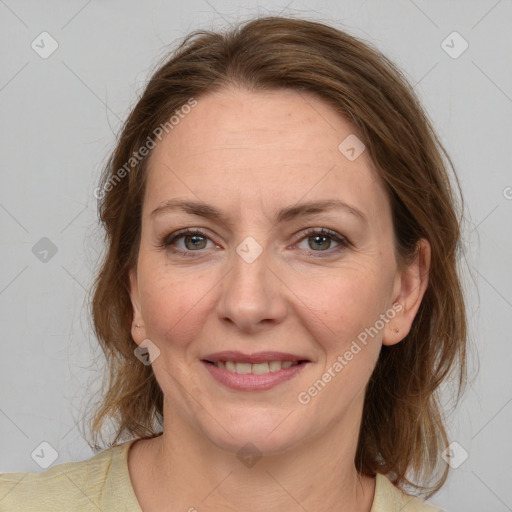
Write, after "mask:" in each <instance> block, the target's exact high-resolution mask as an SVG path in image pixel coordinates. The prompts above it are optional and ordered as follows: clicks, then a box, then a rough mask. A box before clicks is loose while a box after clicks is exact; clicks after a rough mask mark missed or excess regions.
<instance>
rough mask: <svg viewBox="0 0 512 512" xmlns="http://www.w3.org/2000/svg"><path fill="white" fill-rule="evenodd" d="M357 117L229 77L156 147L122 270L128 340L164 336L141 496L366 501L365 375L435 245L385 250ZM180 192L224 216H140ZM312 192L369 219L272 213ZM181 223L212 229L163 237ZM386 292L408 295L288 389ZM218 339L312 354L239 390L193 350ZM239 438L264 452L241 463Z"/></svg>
mask: <svg viewBox="0 0 512 512" xmlns="http://www.w3.org/2000/svg"><path fill="white" fill-rule="evenodd" d="M353 133H355V130H354V128H353V127H352V126H351V125H350V124H349V123H348V122H347V121H346V120H345V119H343V118H342V117H341V116H340V115H339V114H337V113H336V112H335V111H334V110H333V109H332V108H331V107H330V106H329V105H327V104H326V103H324V102H323V101H322V100H320V99H318V98H316V97H315V96H312V95H309V94H308V95H304V94H300V93H298V92H295V91H288V90H287V91H273V92H257V93H254V92H249V91H246V90H241V89H234V88H233V89H228V90H223V91H222V92H217V93H214V94H208V95H206V96H203V97H201V98H199V99H198V105H197V106H196V107H195V108H193V109H192V110H191V112H190V113H189V114H187V115H186V116H185V118H184V119H182V120H181V121H180V123H179V125H178V126H176V127H175V128H174V130H172V131H171V132H170V133H169V134H168V135H166V136H165V138H163V139H162V141H161V142H159V143H158V144H157V146H156V147H155V149H154V150H153V152H152V154H151V157H150V162H149V169H148V181H147V189H146V194H145V198H144V205H143V214H142V234H141V243H140V251H139V257H138V262H137V266H136V268H134V269H132V271H131V272H130V276H129V279H130V294H131V299H132V304H133V311H134V315H133V326H132V334H133V338H134V340H135V342H136V343H137V344H140V343H141V342H142V341H143V340H144V339H146V338H149V339H150V340H151V341H152V343H154V344H155V345H156V346H157V347H158V349H159V350H160V355H159V356H158V357H157V358H156V359H155V360H154V362H153V369H154V373H155V376H156V379H157V381H158V383H159V385H160V387H161V388H162V391H163V393H164V397H165V398H164V418H165V419H164V429H163V435H162V436H161V437H158V438H155V439H152V440H141V441H138V442H136V443H135V444H134V445H133V447H132V449H131V450H130V453H129V458H128V467H129V472H130V476H131V480H132V484H133V487H134V490H135V493H136V496H137V499H138V500H139V502H140V504H141V507H142V508H143V510H144V511H145V512H152V511H157V510H158V511H160V512H161V511H164V510H165V511H178V510H180V511H184V510H194V509H193V508H191V507H195V509H197V510H198V511H218V510H227V511H234V510H244V511H259V510H266V511H277V510H279V511H282V510H290V511H291V510H304V509H306V510H310V511H313V510H314V511H331V510H336V511H351V512H354V511H356V512H359V511H366V512H368V511H369V510H370V508H371V506H372V501H373V497H374V492H375V478H369V477H361V476H360V475H358V473H357V471H356V469H355V465H354V462H353V461H354V458H355V453H356V447H357V439H358V432H359V426H360V422H361V416H362V408H363V400H364V391H365V388H366V385H367V383H368V380H369V378H370V376H371V373H372V370H373V368H374V367H375V364H376V361H377V358H378V356H379V352H380V350H381V348H382V345H393V344H396V343H399V342H400V341H401V340H402V339H403V338H404V337H405V336H406V335H407V333H408V331H409V329H410V327H411V324H412V321H413V319H414V316H415V314H416V312H417V310H418V307H419V305H420V302H421V299H422V297H423V294H424V292H425V289H426V286H427V280H428V277H427V275H428V267H429V262H430V249H429V245H428V243H427V242H426V241H421V243H420V244H419V246H418V254H417V257H416V259H415V260H414V262H412V263H411V264H410V265H409V266H408V267H406V268H404V267H401V266H400V265H399V264H398V263H397V260H396V257H395V252H394V245H393V224H392V217H391V209H390V204H389V201H388V198H387V196H386V193H385V191H384V188H383V186H382V184H381V183H380V181H379V179H378V177H377V174H376V173H375V172H374V170H373V164H372V162H371V160H370V158H369V154H368V152H367V151H364V152H363V153H362V154H361V155H360V156H359V157H358V158H357V159H356V160H354V161H350V160H348V159H347V158H346V157H345V156H344V155H343V154H342V153H341V152H340V150H339V149H338V145H339V144H340V142H341V141H343V140H344V139H345V138H346V137H347V136H348V135H350V134H353ZM175 198H180V199H190V200H195V201H198V200H199V201H202V202H204V203H207V204H210V205H213V206H215V207H216V208H218V209H220V210H221V211H222V212H223V213H224V214H225V215H226V216H227V217H228V219H229V222H228V223H227V224H224V223H220V222H218V221H216V220H211V219H207V218H205V217H201V216H197V215H192V214H188V213H185V212H182V211H178V210H176V211H168V212H165V213H161V214H158V215H154V216H151V215H150V214H151V212H152V211H153V210H155V209H156V208H157V207H159V206H160V205H161V204H162V203H164V202H165V201H167V200H169V199H175ZM323 199H341V200H342V201H344V202H345V203H348V204H349V205H352V206H353V207H355V208H357V209H358V210H360V211H361V212H362V213H363V215H364V217H365V218H366V221H363V220H360V219H359V218H358V217H357V216H356V215H354V214H353V213H350V211H348V210H332V211H327V212H323V213H317V214H314V215H310V216H307V217H299V218H295V219H293V220H291V221H288V222H282V223H279V224H276V223H274V221H273V217H274V213H275V212H276V211H277V210H279V209H281V208H285V207H288V206H292V205H296V204H297V203H301V202H305V201H313V200H323ZM183 228H202V229H203V230H204V231H206V232H207V238H206V239H199V242H196V243H197V244H198V245H199V246H200V248H199V249H195V246H194V244H193V243H192V241H191V240H190V239H188V240H187V238H183V237H182V238H180V239H178V240H176V242H175V243H174V248H175V250H177V251H180V250H181V253H185V252H187V251H188V254H190V253H194V254H195V255H197V254H198V253H199V252H200V254H199V255H198V256H197V257H186V256H181V257H180V256H179V255H178V254H177V253H173V252H172V251H171V249H170V247H167V248H163V247H161V246H160V244H161V241H162V239H165V238H166V237H168V235H170V234H172V233H174V232H176V231H178V230H181V229H183ZM307 228H318V229H320V228H328V229H331V230H333V231H335V232H336V233H338V234H339V235H340V236H342V237H346V238H347V239H348V240H349V242H350V243H349V245H348V246H346V247H343V246H342V249H341V251H339V252H338V251H336V248H337V247H339V244H338V242H336V241H335V240H334V239H333V238H327V239H323V238H320V239H317V238H316V236H320V237H321V236H322V235H305V234H304V231H305V230H306V229H307ZM249 236H250V237H253V238H254V239H255V240H256V241H257V242H258V243H259V245H260V246H261V248H262V253H261V254H260V255H259V256H258V257H257V258H256V259H255V260H254V261H253V262H252V263H247V262H246V261H245V260H244V259H243V258H242V257H240V256H239V254H238V253H237V252H236V248H237V246H239V244H240V243H241V242H242V241H243V240H244V239H245V238H246V237H249ZM329 242H330V245H329ZM322 249H325V250H322ZM194 254H193V256H194ZM393 304H400V305H401V306H402V310H401V311H400V312H399V313H398V314H396V316H394V318H393V319H392V320H391V321H389V322H388V323H387V324H385V327H384V328H383V329H382V330H380V331H379V334H378V335H376V336H374V337H373V338H370V339H369V342H368V344H367V345H366V346H363V345H361V347H362V349H361V350H360V352H358V353H357V355H355V356H354V357H353V359H352V360H351V361H350V362H348V364H347V365H346V366H344V368H343V370H342V371H341V372H339V373H337V374H336V377H335V378H332V380H331V381H330V382H329V383H328V384H327V385H326V386H325V388H324V389H322V391H321V392H319V393H318V394H317V396H315V397H312V398H311V401H310V402H309V403H308V404H306V405H304V404H302V403H300V402H299V400H298V398H297V397H298V394H299V393H300V392H303V391H307V390H308V388H310V387H311V385H312V384H313V383H314V382H315V381H316V380H317V379H319V378H320V377H321V376H322V374H323V373H324V372H325V371H326V370H327V369H328V368H329V367H332V364H333V363H334V362H335V361H336V360H337V358H338V356H340V355H342V356H343V354H344V353H345V352H346V351H347V350H348V349H349V348H350V345H351V343H352V341H353V340H355V339H356V338H357V336H358V334H360V333H361V332H362V331H364V329H365V328H368V327H370V326H373V325H374V324H375V322H376V320H378V319H379V315H381V314H383V313H386V312H387V311H388V310H390V308H392V305H393ZM136 325H140V326H142V327H136ZM395 328H398V329H399V332H398V333H397V332H395V330H396V329H395ZM223 350H239V351H242V352H245V353H254V352H258V351H265V350H275V351H281V352H289V353H292V354H298V355H303V356H306V358H307V359H309V360H310V361H311V363H309V364H308V365H307V367H305V368H304V369H303V370H302V371H301V372H300V373H299V374H298V375H296V376H295V377H294V378H293V379H291V380H289V381H287V382H284V383H281V384H279V385H278V386H276V387H274V388H272V389H270V390H266V391H250V392H248V391H235V390H231V389H228V388H226V387H224V386H223V385H221V384H219V383H217V382H216V381H215V380H214V379H213V378H212V377H211V375H210V374H209V372H208V371H207V370H206V369H205V368H204V366H203V363H201V362H200V360H201V359H202V358H203V357H204V356H206V355H207V354H211V353H213V352H217V351H223ZM248 442H251V443H252V444H253V445H254V446H256V447H257V449H258V450H259V451H260V452H261V453H262V454H263V455H264V456H263V457H262V458H261V459H259V460H258V462H257V463H256V464H255V465H254V466H252V467H247V466H245V465H244V464H242V462H241V461H240V460H239V458H238V457H237V456H236V453H237V451H238V450H240V448H241V447H243V446H244V445H246V443H248ZM302 507H304V508H302Z"/></svg>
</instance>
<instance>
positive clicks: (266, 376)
mask: <svg viewBox="0 0 512 512" xmlns="http://www.w3.org/2000/svg"><path fill="white" fill-rule="evenodd" d="M201 362H202V364H203V365H204V367H205V368H206V369H207V370H208V372H209V374H210V375H211V376H212V377H213V378H214V380H216V381H217V382H218V383H220V384H222V385H224V386H227V387H228V388H231V389H236V390H239V391H263V390H268V389H271V388H273V387H275V386H277V385H278V384H281V383H282V382H285V381H287V380H289V379H291V378H293V377H294V376H296V375H297V374H298V373H299V372H301V371H302V370H303V369H304V368H306V367H307V366H309V364H312V362H311V361H310V360H309V359H306V358H303V357H300V356H295V355H292V354H285V353H282V352H259V353H257V354H242V353H240V352H232V351H229V352H219V353H216V354H211V355H208V356H206V358H204V359H202V360H201Z"/></svg>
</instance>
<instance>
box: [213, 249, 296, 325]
mask: <svg viewBox="0 0 512 512" xmlns="http://www.w3.org/2000/svg"><path fill="white" fill-rule="evenodd" d="M271 259H272V258H271V255H270V254H268V251H265V250H263V252H262V253H261V254H259V256H258V257H256V259H254V260H253V261H251V259H247V258H245V259H244V257H242V256H240V254H238V253H236V252H234V254H233V258H232V266H231V270H230V271H228V273H227V274H226V275H225V276H224V278H223V279H222V281H221V283H220V287H221V292H220V297H219V301H218V305H217V314H218V317H219V319H220V320H221V321H222V322H225V323H230V324H231V325H233V326H236V327H237V328H238V329H239V330H240V331H244V332H246V333H257V332H259V331H261V330H264V329H268V328H269V327H270V326H274V325H277V324H279V323H281V322H282V321H283V319H284V318H285V316H286V311H287V307H286V303H287V301H286V286H285V285H284V283H283V281H282V280H281V279H280V278H279V277H278V275H277V274H278V272H277V271H276V270H274V269H273V268H271V267H272V261H271ZM274 267H275V265H274Z"/></svg>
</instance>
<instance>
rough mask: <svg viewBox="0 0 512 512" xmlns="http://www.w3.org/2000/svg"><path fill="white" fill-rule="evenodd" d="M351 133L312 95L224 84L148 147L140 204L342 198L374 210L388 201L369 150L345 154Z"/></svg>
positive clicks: (343, 122)
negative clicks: (225, 86)
mask: <svg viewBox="0 0 512 512" xmlns="http://www.w3.org/2000/svg"><path fill="white" fill-rule="evenodd" d="M356 136H357V135H356V134H355V129H354V127H353V126H352V125H351V124H350V123H349V122H348V121H347V120H346V119H344V118H343V117H342V116H341V115H340V114H338V113H337V112H336V111H335V110H334V109H333V108H332V107H330V106H329V105H328V104H327V103H325V102H324V101H323V100H321V99H319V98H317V97H316V96H314V95H311V94H305V93H302V92H297V91H292V90H279V91H265V92H249V91H246V90H240V89H229V90H224V91H221V92H216V93H211V94H208V95H205V96H202V97H200V98H199V99H198V100H197V105H196V106H195V107H194V108H193V109H191V110H190V112H189V113H188V114H186V115H184V116H183V118H182V119H181V120H180V122H179V124H177V125H176V126H175V127H174V129H173V130H172V131H170V132H169V133H168V134H167V135H166V136H165V137H164V138H163V139H162V141H161V142H159V143H158V144H157V145H156V147H155V148H154V149H153V151H152V154H151V157H150V161H149V166H148V173H149V175H148V180H147V190H146V199H145V205H144V209H145V210H146V212H147V210H148V209H149V208H155V207H157V206H158V204H159V203H160V202H163V201H167V200H169V199H172V198H173V197H183V196H188V197H190V198H194V199H196V200H198V199H199V200H203V201H205V202H208V203H212V202H215V201H216V202H217V204H220V203H219V201H222V202H223V204H225V205H226V207H229V202H230V201H233V202H234V203H236V204H237V205H238V208H239V209H240V208H241V202H243V203H244V204H246V205H250V204H253V202H255V201H257V202H258V204H260V205H261V204H267V203H271V202H272V203H274V202H276V201H277V202H278V203H279V206H282V204H281V203H286V204H290V203H295V202H297V201H299V200H300V199H301V198H304V199H305V200H306V199H307V200H315V199H326V198H339V199H342V200H346V201H347V202H349V201H348V200H349V199H350V200H351V201H352V203H354V202H356V203H360V204H359V206H360V208H361V209H366V210H367V213H368V214H371V212H369V211H368V208H370V209H372V208H373V209H376V210H378V209H379V208H381V209H382V207H386V202H387V198H386V197H385V193H384V189H383V187H382V184H381V183H380V180H379V178H378V177H377V174H376V172H375V171H374V170H373V164H372V162H371V159H370V158H369V155H368V154H367V151H363V152H362V153H361V154H360V156H358V157H357V158H356V159H355V160H354V159H350V158H347V153H344V152H343V151H342V150H346V147H345V146H346V144H345V145H343V144H342V143H343V141H346V140H348V141H352V142H353V141H355V142H356V144H357V140H358V139H355V138H354V137H356ZM347 137H348V139H347ZM340 144H342V150H340V147H339V146H340ZM353 145H354V144H353V143H352V146H353ZM349 146H350V144H349ZM355 149H356V150H359V149H361V148H360V147H356V148H355ZM348 156H351V154H350V153H348ZM194 196H195V197H194ZM365 202H366V203H367V204H366V205H364V204H362V203H365ZM146 203H148V204H146ZM226 203H227V204H226ZM233 206H235V204H233ZM269 206H270V205H269Z"/></svg>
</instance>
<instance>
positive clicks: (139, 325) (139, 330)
mask: <svg viewBox="0 0 512 512" xmlns="http://www.w3.org/2000/svg"><path fill="white" fill-rule="evenodd" d="M128 279H129V289H130V300H131V303H132V308H133V320H132V327H131V331H132V338H133V339H134V341H135V343H137V345H139V344H140V343H141V342H142V340H144V339H145V337H146V330H145V328H144V319H143V318H142V312H141V308H140V296H139V285H138V281H137V270H136V268H135V267H133V268H131V269H130V271H129V273H128Z"/></svg>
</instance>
